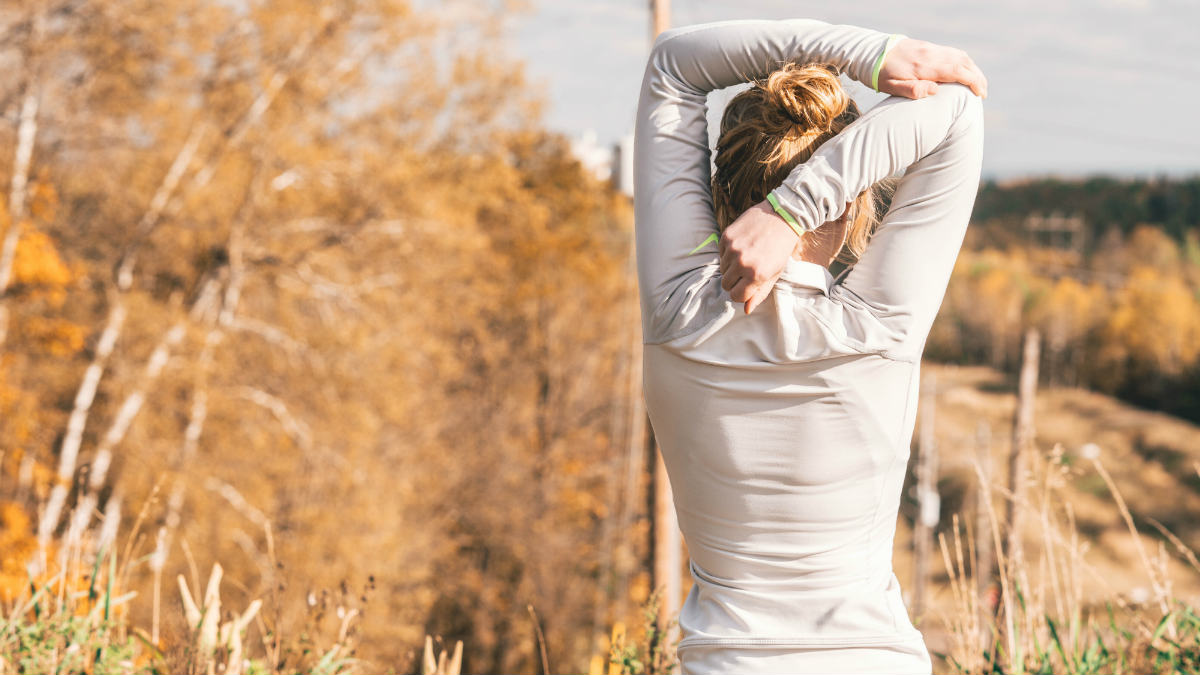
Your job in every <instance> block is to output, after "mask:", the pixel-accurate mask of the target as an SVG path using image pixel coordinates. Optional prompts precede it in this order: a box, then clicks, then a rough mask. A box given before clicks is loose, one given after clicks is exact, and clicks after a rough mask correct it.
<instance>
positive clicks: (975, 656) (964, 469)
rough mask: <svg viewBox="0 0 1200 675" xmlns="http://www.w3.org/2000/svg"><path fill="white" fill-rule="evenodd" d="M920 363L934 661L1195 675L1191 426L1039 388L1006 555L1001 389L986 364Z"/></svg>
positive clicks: (966, 666) (900, 550)
mask: <svg viewBox="0 0 1200 675" xmlns="http://www.w3.org/2000/svg"><path fill="white" fill-rule="evenodd" d="M931 369H932V370H936V371H937V373H938V382H939V390H940V391H939V399H938V410H937V418H938V425H939V433H938V436H939V439H938V440H939V447H940V448H941V450H940V454H941V456H942V458H943V459H942V462H943V467H944V468H943V474H942V480H941V489H942V490H943V493H944V502H943V514H946V515H949V517H948V518H946V519H945V520H944V521H943V523H942V527H941V531H940V532H939V535H938V537H939V545H940V548H941V553H942V556H941V558H942V559H941V565H940V567H941V569H934V570H932V574H933V577H934V582H935V583H934V588H933V591H932V597H931V598H929V599H927V602H926V606H928V607H929V608H930V609H929V610H928V612H927V613H926V616H922V617H915V619H916V621H917V623H918V625H919V626H920V627H921V629H922V631H923V632H924V633H925V635H926V638H927V641H928V642H929V644H930V648H931V651H933V652H934V653H935V654H937V656H938V657H939V659H940V666H938V667H937V668H936V670H937V671H938V672H961V673H998V672H1003V673H1100V672H1104V673H1151V672H1153V673H1176V672H1179V673H1194V672H1200V665H1197V664H1198V663H1200V643H1198V642H1197V633H1198V627H1200V619H1198V618H1197V613H1196V611H1195V610H1194V609H1193V608H1194V607H1195V606H1196V604H1197V602H1196V598H1197V597H1198V596H1197V589H1198V588H1200V564H1198V563H1197V558H1196V556H1195V555H1194V553H1193V552H1192V548H1193V547H1194V541H1195V538H1196V536H1197V532H1196V531H1195V526H1196V523H1194V519H1191V518H1188V517H1187V514H1188V513H1195V509H1196V508H1197V507H1198V506H1200V504H1197V502H1198V501H1200V498H1198V496H1197V494H1196V486H1197V485H1200V483H1198V482H1197V480H1196V479H1197V478H1198V477H1200V476H1198V475H1197V474H1196V472H1195V471H1194V469H1192V466H1191V465H1192V462H1194V461H1195V460H1196V457H1195V456H1194V455H1196V454H1200V429H1197V428H1196V427H1194V426H1192V425H1188V424H1186V423H1183V422H1181V421H1179V420H1174V419H1171V418H1168V417H1166V416H1163V415H1158V414H1156V413H1151V412H1146V411H1140V410H1136V409H1133V408H1131V407H1129V406H1125V405H1122V404H1120V403H1117V402H1115V401H1113V400H1112V399H1108V398H1106V397H1103V396H1099V395H1096V394H1092V393H1089V392H1085V391H1081V390H1071V389H1056V390H1050V391H1045V392H1041V393H1040V394H1039V398H1038V404H1037V418H1038V420H1037V423H1038V432H1039V434H1038V447H1040V448H1043V449H1042V450H1039V451H1038V452H1036V453H1035V454H1036V457H1034V458H1033V462H1032V466H1031V470H1030V475H1028V476H1027V477H1026V480H1025V482H1024V483H1023V484H1022V485H1023V491H1022V492H1021V499H1020V502H1019V503H1020V505H1021V508H1023V509H1024V510H1025V513H1026V516H1025V520H1024V522H1025V526H1024V528H1023V531H1022V532H1021V533H1020V535H1021V536H1020V540H1021V546H1020V548H1019V550H1018V551H1016V553H1015V555H1013V556H1012V557H1011V558H1010V557H1006V556H1005V555H1004V549H1003V548H1002V545H1003V544H1005V542H1006V541H1007V539H1008V532H1007V528H1006V525H1005V523H1004V522H1003V514H1004V510H1005V502H1006V500H1008V499H1011V498H1012V495H1011V494H1009V493H1008V491H1007V490H1005V489H1004V488H1003V487H1000V486H1003V485H1004V484H1005V480H1006V476H1005V471H1006V467H1007V463H1006V460H1005V454H1006V453H1007V451H1008V448H1009V443H1008V442H1007V434H1009V433H1010V424H1011V423H1010V422H1009V420H1011V416H1012V411H1013V408H1014V406H1015V400H1014V397H1013V396H1012V395H1011V394H1010V393H1007V391H1011V385H1009V384H1008V383H1007V382H1005V381H1004V380H1003V379H1002V378H1000V377H999V376H998V375H996V374H995V372H994V371H990V370H988V369H984V368H954V367H944V366H943V367H933V368H931ZM1006 390H1007V391H1006ZM981 432H982V433H981ZM981 446H983V447H981ZM1045 448H1049V450H1045ZM989 463H990V467H991V472H990V473H989V472H988V471H987V470H986V469H985V467H987V466H988V465H989ZM1180 466H1184V467H1186V470H1184V471H1179V470H1178V467H1180ZM980 511H983V518H980V513H979V512H980ZM980 524H982V525H983V526H984V529H983V530H982V531H980V527H979V525H980ZM900 525H901V527H900V528H899V530H898V533H897V555H896V567H897V573H898V574H900V575H902V576H901V580H902V581H905V580H906V578H907V579H911V578H912V573H913V571H912V562H911V555H910V553H909V551H908V550H907V549H908V545H909V542H910V541H911V537H910V536H909V530H908V528H907V521H906V519H904V518H902V519H901V523H900ZM1189 542H1192V543H1189ZM981 545H990V548H991V550H993V551H999V552H1000V553H999V555H997V556H996V566H995V567H994V568H993V569H994V572H992V573H989V571H988V570H986V569H981V567H982V564H981V560H980V557H981V556H980V552H981V550H982V549H983V548H984V547H981Z"/></svg>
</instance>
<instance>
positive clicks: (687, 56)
mask: <svg viewBox="0 0 1200 675" xmlns="http://www.w3.org/2000/svg"><path fill="white" fill-rule="evenodd" d="M887 39H888V36H887V35H886V34H884V33H880V32H877V31H873V30H867V29H864V28H856V27H854V26H838V25H830V24H827V23H824V22H821V21H814V20H806V19H796V20H786V21H726V22H719V23H711V24H701V25H697V26H689V27H686V28H679V29H675V30H670V31H667V32H665V33H663V34H662V35H661V36H659V39H658V40H657V41H656V42H655V45H654V49H653V50H652V52H651V54H650V59H649V62H648V63H647V64H646V72H645V77H644V78H643V80H642V89H641V95H640V98H639V101H638V112H637V127H636V131H635V135H634V207H635V209H634V210H635V222H636V230H637V262H638V280H639V288H640V296H641V306H642V329H643V340H644V341H645V342H647V343H657V342H665V341H667V340H669V339H671V338H673V337H676V336H679V335H683V334H686V333H687V332H689V331H690V330H692V329H694V328H697V327H698V326H694V325H693V324H694V323H695V321H696V320H697V317H700V316H707V315H709V313H708V312H706V311H704V310H705V309H706V308H705V305H706V304H709V303H719V304H724V303H727V302H729V299H728V296H725V295H722V294H721V293H717V292H705V291H706V289H708V290H711V289H710V288H709V287H710V286H713V285H716V286H718V287H719V285H720V279H719V277H718V276H717V274H718V266H719V261H718V253H717V246H716V244H715V238H713V239H710V236H711V235H713V234H715V233H716V231H717V227H716V221H715V217H714V215H713V208H712V197H711V195H710V192H709V180H710V176H711V169H710V165H709V148H708V128H707V120H706V116H705V113H706V95H707V94H708V92H710V91H714V90H716V89H722V88H724V87H729V86H732V85H735V84H739V83H742V82H748V81H750V80H753V79H757V78H761V77H765V76H766V75H768V74H770V73H771V72H772V71H773V70H775V69H777V68H778V67H779V66H780V65H782V64H783V63H786V62H789V61H802V62H805V61H807V62H813V61H819V62H826V63H832V64H834V65H836V66H838V67H839V68H841V69H842V70H843V72H846V73H847V74H848V75H849V76H851V77H853V78H854V79H856V80H858V81H859V82H863V83H865V84H869V83H870V81H871V69H872V66H873V64H874V62H875V60H876V58H877V57H878V56H879V54H880V53H881V52H882V51H883V49H884V46H885V44H886V43H887ZM701 242H710V243H708V244H707V245H701V246H697V245H698V244H701Z"/></svg>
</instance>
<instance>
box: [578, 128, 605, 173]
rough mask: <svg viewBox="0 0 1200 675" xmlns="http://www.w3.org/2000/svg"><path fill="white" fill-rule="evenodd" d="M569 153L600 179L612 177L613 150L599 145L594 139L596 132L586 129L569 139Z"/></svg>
mask: <svg viewBox="0 0 1200 675" xmlns="http://www.w3.org/2000/svg"><path fill="white" fill-rule="evenodd" d="M571 154H572V155H574V156H575V159H578V160H579V163H580V164H582V165H583V168H585V169H587V170H588V171H590V172H591V173H592V175H594V176H595V177H596V178H598V179H600V180H611V179H612V177H613V164H614V157H613V150H612V149H611V148H607V147H605V146H603V145H600V143H599V141H597V140H596V132H595V131H593V130H591V129H588V130H587V131H585V132H583V134H581V135H579V136H577V137H575V138H572V139H571Z"/></svg>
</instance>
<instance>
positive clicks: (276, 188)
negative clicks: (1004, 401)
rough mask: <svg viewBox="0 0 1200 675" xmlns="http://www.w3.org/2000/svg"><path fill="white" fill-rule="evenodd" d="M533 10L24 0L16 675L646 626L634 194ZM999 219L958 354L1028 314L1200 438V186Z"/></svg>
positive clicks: (5, 604) (516, 653) (11, 664)
mask: <svg viewBox="0 0 1200 675" xmlns="http://www.w3.org/2000/svg"><path fill="white" fill-rule="evenodd" d="M510 10H511V8H510V7H507V6H503V5H502V4H501V5H499V6H497V5H496V4H495V3H483V2H481V3H479V4H470V3H459V4H456V5H455V10H454V11H453V12H432V11H421V10H418V9H416V8H414V7H413V6H412V5H410V3H409V2H406V1H405V0H353V1H352V2H351V1H349V0H342V1H336V2H315V1H313V2H310V1H307V0H255V1H254V2H231V3H219V2H211V1H209V0H46V1H35V0H21V1H17V2H6V3H4V4H3V5H2V6H0V64H2V66H3V72H6V73H8V77H5V78H0V113H2V115H3V121H2V123H0V178H2V179H3V180H2V185H3V186H4V187H5V189H4V190H3V194H2V195H0V237H2V241H0V603H2V604H0V609H2V610H3V614H4V615H5V616H6V617H9V618H8V619H7V620H6V623H4V624H2V627H0V655H2V658H0V672H9V671H13V672H39V671H42V670H47V669H50V667H51V666H54V667H59V665H58V664H66V665H65V666H62V667H64V668H65V669H67V670H88V671H89V672H109V671H133V670H147V669H148V670H154V671H157V672H182V671H183V670H190V671H208V672H214V668H215V669H216V671H223V672H239V671H240V670H241V669H242V668H243V667H247V666H246V664H245V663H243V662H242V661H240V660H239V657H240V656H242V655H244V656H245V657H246V658H249V659H250V662H249V663H250V666H249V668H250V670H254V669H256V668H257V669H258V671H260V672H277V671H278V672H297V671H306V672H307V671H314V672H337V671H339V670H357V671H361V672H385V671H395V672H412V671H416V670H418V669H419V668H420V667H421V664H420V657H421V654H420V648H421V646H422V642H423V640H424V636H425V635H426V634H434V635H439V636H443V637H444V638H445V640H446V643H447V644H448V645H449V644H452V643H453V641H454V640H459V639H461V640H463V641H464V643H465V654H464V657H463V665H464V669H465V670H469V671H471V672H541V671H543V670H547V669H548V670H550V671H551V672H563V671H580V670H583V669H585V668H586V667H587V665H588V664H589V660H590V659H592V658H593V657H595V656H596V655H597V654H603V653H604V652H605V650H606V649H607V646H606V642H605V639H606V636H607V635H608V634H609V631H610V629H611V628H612V625H613V623H614V622H619V621H624V622H629V623H636V622H637V620H638V616H639V612H640V611H641V610H640V607H641V606H643V605H644V603H646V601H647V599H648V598H649V597H650V594H651V590H652V589H651V579H650V574H649V571H648V570H649V567H650V565H649V556H650V555H651V544H650V541H649V539H650V537H649V520H648V505H647V473H646V471H645V470H644V469H645V466H644V464H643V463H642V462H641V460H638V459H637V458H636V457H637V456H636V454H634V453H630V452H629V448H631V447H633V446H635V445H637V444H638V443H639V442H640V435H639V434H640V433H641V430H640V426H639V424H638V422H637V416H636V414H634V413H636V411H637V410H638V408H637V404H636V396H638V395H640V372H639V369H638V368H639V367H638V364H637V362H636V359H635V358H634V354H635V353H636V351H637V347H638V345H639V343H640V336H639V334H638V327H637V314H636V307H635V302H636V298H635V290H634V279H633V277H632V269H633V268H632V265H631V263H632V252H631V234H632V213H631V205H630V203H629V201H628V199H627V198H626V197H625V196H623V195H621V194H619V193H617V192H616V191H615V190H614V189H613V188H612V186H611V185H609V184H608V183H606V182H601V181H599V180H597V179H596V178H594V177H593V176H592V175H591V174H590V173H589V172H588V171H586V170H585V169H584V168H583V167H581V166H580V164H579V163H578V162H577V161H576V160H575V159H573V158H572V156H571V153H570V152H569V150H568V143H567V141H566V140H565V139H563V138H561V137H559V136H556V135H555V134H553V133H550V132H548V131H546V130H545V129H544V128H543V126H542V123H541V122H540V118H539V114H538V92H537V91H535V90H534V89H533V88H532V87H530V86H529V85H527V84H526V83H525V82H524V80H523V77H522V67H521V64H519V63H517V62H515V61H513V60H510V59H508V58H507V57H505V56H504V51H503V49H502V47H501V35H500V33H499V32H498V31H499V27H500V26H502V25H503V22H502V21H500V20H499V17H500V16H501V15H503V14H504V13H505V12H508V11H510ZM975 221H976V222H975V225H974V227H973V229H972V232H971V234H970V237H969V240H968V245H967V249H966V250H965V251H964V253H963V255H962V257H961V259H960V262H959V264H958V267H957V268H956V271H955V278H954V280H953V281H952V282H951V286H950V291H949V293H948V295H947V302H946V305H945V306H944V308H943V311H942V314H941V316H940V317H939V319H938V323H937V325H936V326H935V329H934V333H933V335H932V336H931V338H930V343H929V349H928V352H927V353H928V356H929V357H930V358H931V359H934V360H940V361H944V362H951V363H959V364H978V365H987V366H992V367H994V368H996V369H999V370H1000V371H1002V373H1010V374H1011V373H1015V371H1016V369H1017V368H1018V367H1019V365H1020V363H1019V361H1020V339H1021V336H1022V334H1023V332H1024V330H1025V329H1026V328H1028V327H1031V326H1032V327H1038V328H1040V329H1041V331H1042V334H1043V336H1044V343H1045V346H1044V348H1043V356H1042V377H1043V382H1044V383H1045V384H1057V385H1068V386H1072V387H1075V386H1078V387H1085V388H1090V389H1093V390H1095V391H1097V392H1102V393H1108V394H1115V395H1117V396H1119V397H1121V398H1123V399H1125V400H1127V401H1129V402H1132V403H1135V404H1137V405H1141V406H1144V407H1150V408H1156V409H1162V410H1166V411H1169V412H1172V413H1174V414H1177V415H1180V416H1183V417H1185V418H1190V419H1191V420H1197V421H1200V180H1195V179H1193V180H1181V181H1165V180H1152V181H1118V180H1110V179H1096V180H1089V181H1080V182H1063V181H1032V182H1026V183H1020V184H1005V185H1000V184H995V183H985V184H984V185H983V186H981V193H980V197H979V202H978V204H977V207H976V218H975ZM1000 381H1001V382H1002V384H1001V386H1007V385H1006V384H1004V382H1006V380H1004V378H1003V376H1002V377H1001V380H1000ZM1180 433H1183V432H1180ZM1188 433H1191V432H1190V431H1189V432H1188ZM1082 440H1083V439H1080V441H1081V442H1082ZM906 517H908V518H909V519H910V520H911V518H912V516H911V514H909V515H908V516H906ZM217 563H219V564H220V565H221V568H222V569H223V571H224V581H223V584H222V585H221V587H220V600H221V603H222V605H221V606H222V607H225V608H226V610H225V611H224V613H222V612H221V611H220V610H218V609H216V608H215V605H213V604H212V602H211V601H212V600H214V599H215V597H216V596H215V595H214V594H213V593H205V594H204V597H205V598H206V600H204V601H203V602H201V601H200V598H201V593H200V588H201V586H202V585H203V582H204V581H205V580H206V579H207V578H208V577H209V570H210V569H213V566H214V564H217ZM177 577H178V578H181V579H183V580H184V581H185V582H186V585H187V587H188V588H190V589H191V593H190V595H189V594H188V593H186V592H184V593H181V592H179V590H178V588H177V584H176V579H177ZM131 593H135V594H136V595H130V594H131ZM190 596H195V597H194V598H193V597H190ZM53 598H57V600H56V601H55V602H57V605H56V606H57V607H59V608H63V607H66V608H67V611H66V612H65V613H64V614H63V618H62V622H63V623H62V625H61V626H60V628H61V630H58V632H53V631H50V630H49V629H46V628H45V627H44V626H43V627H42V628H38V629H36V630H35V629H34V628H30V627H25V628H22V626H25V624H23V623H21V621H23V620H24V617H30V616H35V615H36V616H38V617H41V616H43V613H44V611H45V608H46V607H48V605H47V604H46V603H50V602H51V599H53ZM118 600H119V602H118ZM193 600H195V601H196V603H194V604H199V605H200V607H199V609H197V607H195V606H192V607H189V602H192V601H193ZM206 608H207V609H206ZM229 609H233V610H235V611H234V612H233V613H230V611H229ZM192 610H196V611H192ZM208 610H212V611H211V612H209V611H208ZM97 617H99V618H97ZM201 617H220V622H221V623H222V625H223V626H224V632H221V631H219V630H218V627H217V624H216V623H213V622H215V621H217V619H216V618H211V619H203V620H202V619H201ZM84 619H86V621H87V622H90V623H86V627H87V629H88V630H94V631H97V632H99V633H103V634H104V636H105V637H104V638H103V642H102V644H103V647H102V648H95V649H89V648H85V649H80V648H79V646H78V645H79V644H85V645H87V644H91V643H88V642H87V640H88V639H91V638H87V637H80V635H82V633H80V632H78V631H80V630H83V629H81V628H80V627H79V625H78V624H77V623H75V622H76V621H77V620H84ZM243 619H244V621H241V620H243ZM204 621H210V622H209V623H204ZM231 625H232V626H233V628H232V629H231V628H229V626H231ZM238 626H240V629H239V628H238ZM39 630H42V631H44V632H38V631H39ZM209 633H211V635H209ZM242 635H244V639H243V638H241V637H239V636H242ZM206 636H208V637H206ZM235 642H236V643H237V644H236V649H235V644H234V643H235ZM72 645H75V646H74V647H72ZM214 645H216V646H214ZM243 650H244V651H243ZM72 659H74V660H72ZM322 669H324V670H322Z"/></svg>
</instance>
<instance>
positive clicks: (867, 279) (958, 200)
mask: <svg viewBox="0 0 1200 675" xmlns="http://www.w3.org/2000/svg"><path fill="white" fill-rule="evenodd" d="M982 156H983V106H982V103H981V100H980V99H979V97H977V96H975V95H974V94H972V93H971V90H969V89H967V88H966V87H964V86H962V85H958V84H951V85H944V86H942V87H941V88H940V89H939V90H938V92H937V93H936V94H934V95H933V96H929V97H927V98H923V99H919V100H908V99H903V98H897V97H892V98H888V99H886V100H884V101H883V102H882V103H880V104H879V105H877V106H876V107H874V108H872V109H871V110H870V111H868V112H867V114H865V115H863V116H862V117H861V118H859V119H858V120H856V121H855V122H854V123H853V124H851V125H850V126H848V127H846V129H844V130H843V131H842V132H841V133H839V134H838V135H837V136H835V137H834V138H832V139H830V140H829V141H827V142H826V143H825V144H824V145H822V146H821V148H820V149H819V150H817V152H816V153H814V154H813V156H812V157H811V158H809V160H808V161H807V162H805V163H804V164H801V165H799V166H797V167H796V168H795V169H794V170H793V171H792V172H791V173H790V174H789V175H788V177H787V178H786V179H785V180H784V182H783V184H782V185H780V186H779V187H778V188H776V189H775V190H774V191H773V192H772V194H773V195H774V196H775V198H776V200H777V201H778V202H779V203H780V205H781V206H782V207H783V208H785V209H786V210H787V211H788V212H789V213H790V214H791V215H792V216H793V217H795V218H796V219H797V220H798V221H799V222H800V223H802V224H804V226H805V227H807V228H811V227H816V226H819V225H820V224H822V223H825V222H828V221H830V220H834V219H836V218H838V217H839V216H840V215H841V214H842V212H843V211H844V210H845V208H846V204H847V202H850V201H852V200H853V199H854V198H855V197H856V196H857V195H858V194H860V193H861V192H862V191H863V190H866V189H867V188H868V187H870V186H871V185H873V184H874V183H876V182H878V181H880V180H882V179H884V178H887V177H888V176H891V175H893V174H894V173H896V172H899V171H904V176H903V177H902V178H901V179H900V182H899V184H898V185H897V187H896V193H895V195H894V196H893V198H892V202H891V207H890V208H889V209H888V212H887V214H886V215H885V216H884V217H883V220H882V221H881V222H880V224H879V228H878V230H877V232H876V233H875V236H874V237H873V238H872V239H871V242H870V243H869V244H868V245H867V249H866V251H865V252H864V253H863V255H862V257H861V258H860V259H859V260H858V262H857V263H856V264H855V265H854V266H853V267H851V268H850V270H849V271H848V272H847V275H846V277H845V280H844V281H843V282H842V283H841V284H840V285H839V286H838V287H837V288H836V289H835V292H836V293H837V294H839V296H840V300H841V301H842V303H843V304H845V305H848V306H854V307H857V308H858V309H861V310H864V311H867V312H869V313H870V314H871V315H873V316H874V317H875V318H876V319H877V320H878V323H879V325H880V326H881V328H882V329H883V332H882V334H881V336H880V338H879V340H878V341H877V342H878V344H873V345H871V346H872V347H875V348H878V349H880V350H881V351H883V352H884V353H885V354H887V355H889V356H893V357H895V358H903V359H908V360H911V359H916V358H919V357H920V355H921V352H922V350H923V349H924V345H925V339H926V337H927V335H928V334H929V329H930V326H931V325H932V323H933V319H934V317H935V316H936V315H937V312H938V309H939V307H940V306H941V303H942V298H943V296H944V294H945V292H946V285H947V283H948V281H949V279H950V273H951V271H952V270H953V268H954V261H955V258H956V257H957V256H958V251H959V248H960V247H961V245H962V240H963V236H964V235H965V233H966V229H967V222H968V220H969V219H970V216H971V209H972V207H973V205H974V203H975V194H976V192H977V190H978V187H979V174H980V167H981V164H982ZM731 228H732V226H731Z"/></svg>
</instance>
